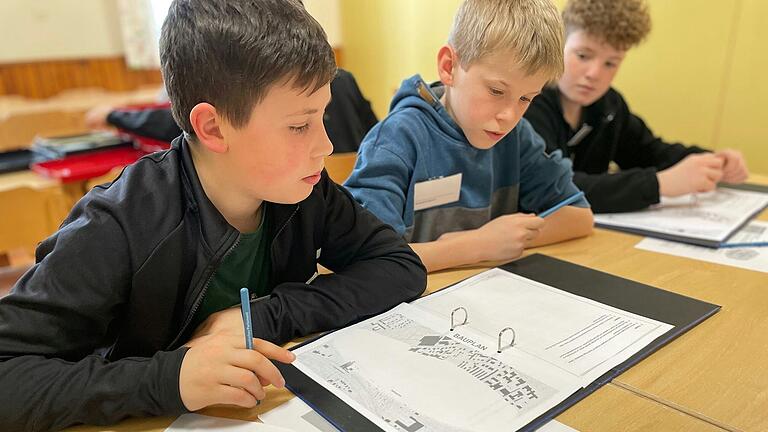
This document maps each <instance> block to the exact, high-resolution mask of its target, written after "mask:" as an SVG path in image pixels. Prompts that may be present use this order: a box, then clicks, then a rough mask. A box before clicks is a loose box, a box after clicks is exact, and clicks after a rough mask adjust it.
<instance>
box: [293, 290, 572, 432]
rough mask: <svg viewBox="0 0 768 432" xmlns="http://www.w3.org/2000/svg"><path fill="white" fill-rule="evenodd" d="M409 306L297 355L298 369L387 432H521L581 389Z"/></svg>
mask: <svg viewBox="0 0 768 432" xmlns="http://www.w3.org/2000/svg"><path fill="white" fill-rule="evenodd" d="M442 324H444V320H442V319H438V318H437V317H435V316H433V315H431V314H430V313H429V312H427V311H425V310H422V309H420V308H417V307H415V306H412V305H409V304H401V305H399V306H397V307H396V308H395V309H393V310H391V311H389V312H387V313H385V314H382V315H379V316H377V317H374V318H371V319H368V320H366V321H363V322H361V323H358V324H355V325H353V326H351V327H348V328H345V329H342V330H339V331H336V332H334V333H331V334H329V335H327V336H325V337H323V338H321V339H319V340H317V341H315V342H312V343H310V344H307V345H305V346H303V347H300V348H297V349H296V350H295V351H294V352H295V353H296V355H297V359H296V361H294V363H293V364H294V366H296V367H297V368H298V369H299V370H301V371H302V372H304V373H305V374H306V375H307V376H309V377H310V378H312V379H314V380H315V381H317V382H318V383H320V384H321V385H323V386H324V387H326V388H327V389H328V390H330V391H331V392H332V393H334V394H335V395H336V396H337V397H339V398H340V399H342V400H343V401H344V402H346V403H347V404H348V405H350V406H351V407H353V408H354V409H356V410H357V411H358V412H360V413H361V414H363V415H365V416H366V417H367V418H368V419H370V420H371V421H372V422H374V423H375V424H377V425H378V426H379V427H381V428H382V429H384V430H386V431H398V432H403V431H409V430H418V431H419V432H428V431H441V432H459V431H478V432H480V431H491V430H493V431H496V430H515V429H517V428H520V427H522V426H524V425H526V424H528V423H529V422H530V421H532V420H533V419H535V418H536V417H538V416H539V415H541V414H543V413H544V412H546V411H547V410H548V409H550V408H551V407H552V406H554V405H556V404H557V403H559V402H560V401H562V400H563V399H565V398H566V397H568V396H569V395H570V394H572V393H573V392H575V391H576V390H578V389H579V388H580V387H581V383H580V381H579V380H577V379H575V378H573V377H572V376H570V375H569V374H567V373H565V372H563V371H561V370H560V369H558V368H554V367H551V366H549V365H547V364H545V363H543V362H541V361H540V360H539V359H537V358H535V357H532V356H530V355H528V354H526V353H525V352H524V351H521V350H516V349H514V348H511V349H507V350H504V351H503V352H502V353H501V354H498V353H496V346H495V343H494V341H493V340H490V339H488V338H486V337H484V336H483V335H481V334H479V333H474V332H472V331H471V329H465V330H464V334H463V337H462V338H461V339H459V338H457V337H455V335H454V334H452V333H451V332H449V331H448V330H447V329H446V328H444V327H445V326H444V325H442Z"/></svg>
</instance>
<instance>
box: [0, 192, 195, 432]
mask: <svg viewBox="0 0 768 432" xmlns="http://www.w3.org/2000/svg"><path fill="white" fill-rule="evenodd" d="M84 207H86V206H84V205H83V204H82V201H81V203H80V204H78V205H77V206H76V208H75V210H74V211H73V215H72V216H70V218H69V219H68V221H66V222H65V224H64V225H63V227H62V228H61V229H60V230H59V231H58V232H57V233H56V234H55V235H54V236H52V237H51V238H49V239H47V240H45V241H44V242H43V243H42V244H41V245H40V246H39V247H38V250H37V254H38V256H37V260H38V262H37V263H36V264H35V265H34V266H33V268H32V269H30V270H29V271H28V272H27V273H26V274H25V275H24V276H23V277H22V279H21V280H20V281H19V282H18V283H17V284H16V286H15V287H14V288H13V290H12V292H11V293H10V294H9V295H8V296H6V297H4V298H2V299H0V430H3V431H48V430H59V429H62V428H64V427H67V426H70V425H74V424H79V423H90V424H109V423H115V422H117V421H119V420H121V419H123V418H125V417H129V416H147V415H178V414H180V413H183V412H186V409H185V408H184V406H183V404H182V402H181V396H180V394H179V384H178V380H179V370H180V367H181V361H182V359H183V357H184V354H185V353H186V350H185V349H184V348H180V349H178V350H175V351H171V352H159V353H157V354H156V355H154V356H153V357H150V358H124V359H120V360H116V361H109V360H107V355H106V353H107V352H108V351H109V348H110V346H111V345H112V344H113V343H114V341H115V337H116V329H117V327H118V326H119V316H120V314H121V311H122V310H123V306H124V302H125V299H126V298H127V296H128V291H129V290H130V286H131V283H130V281H131V270H130V258H129V253H128V250H127V249H128V247H127V244H128V243H127V241H126V239H125V235H124V233H123V231H122V229H121V227H120V224H119V223H118V222H117V220H116V219H115V218H113V217H111V216H110V215H109V213H108V212H103V211H100V210H97V209H95V208H93V206H87V208H84ZM107 239H109V240H108V241H107Z"/></svg>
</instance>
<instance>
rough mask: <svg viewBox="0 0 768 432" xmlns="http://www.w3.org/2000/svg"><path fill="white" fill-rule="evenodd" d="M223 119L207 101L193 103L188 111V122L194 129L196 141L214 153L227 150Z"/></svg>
mask: <svg viewBox="0 0 768 432" xmlns="http://www.w3.org/2000/svg"><path fill="white" fill-rule="evenodd" d="M225 121H226V120H224V118H223V117H222V116H221V115H220V114H219V113H218V111H216V107H214V106H213V105H211V104H209V103H207V102H202V103H199V104H197V105H195V106H194V107H193V108H192V110H191V111H190V112H189V122H190V123H191V124H192V128H193V129H194V130H195V135H196V136H197V141H198V142H199V143H200V144H201V145H202V146H203V147H205V148H206V149H208V150H210V151H212V152H214V153H225V152H226V151H227V150H228V145H227V142H226V140H225V139H224V133H223V131H222V129H223V128H222V127H223V126H224V124H223V122H225Z"/></svg>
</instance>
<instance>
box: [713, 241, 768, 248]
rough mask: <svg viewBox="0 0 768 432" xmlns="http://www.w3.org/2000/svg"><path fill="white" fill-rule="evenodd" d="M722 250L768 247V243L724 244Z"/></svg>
mask: <svg viewBox="0 0 768 432" xmlns="http://www.w3.org/2000/svg"><path fill="white" fill-rule="evenodd" d="M720 247H721V248H748V247H768V242H753V243H724V244H721V245H720Z"/></svg>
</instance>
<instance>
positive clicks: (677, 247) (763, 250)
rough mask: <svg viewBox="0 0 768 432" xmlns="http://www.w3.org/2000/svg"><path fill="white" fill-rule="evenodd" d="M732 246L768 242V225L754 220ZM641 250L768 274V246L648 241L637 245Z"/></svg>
mask: <svg viewBox="0 0 768 432" xmlns="http://www.w3.org/2000/svg"><path fill="white" fill-rule="evenodd" d="M728 242H729V243H764V242H768V222H765V221H752V222H750V223H749V224H748V225H745V226H744V228H742V229H741V230H739V232H737V233H736V234H734V235H733V237H731V238H730V239H729V240H728ZM635 247H636V248H638V249H643V250H647V251H651V252H658V253H663V254H668V255H675V256H680V257H685V258H691V259H696V260H700V261H707V262H711V263H715V264H722V265H728V266H732V267H739V268H743V269H747V270H754V271H759V272H763V273H768V247H765V246H763V247H750V246H745V247H738V248H722V249H712V248H707V247H700V246H696V245H689V244H684V243H678V242H672V241H666V240H661V239H655V238H645V239H643V241H641V242H639V243H638V244H637V245H635Z"/></svg>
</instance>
